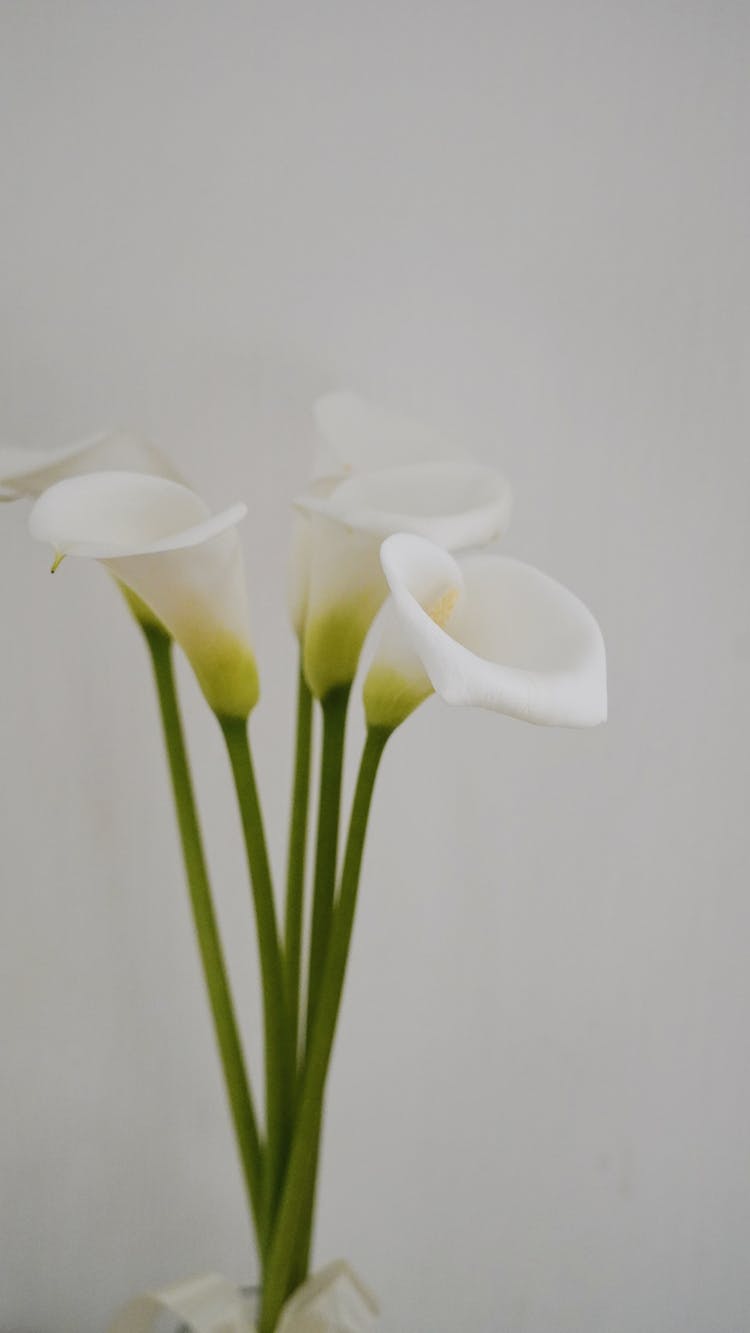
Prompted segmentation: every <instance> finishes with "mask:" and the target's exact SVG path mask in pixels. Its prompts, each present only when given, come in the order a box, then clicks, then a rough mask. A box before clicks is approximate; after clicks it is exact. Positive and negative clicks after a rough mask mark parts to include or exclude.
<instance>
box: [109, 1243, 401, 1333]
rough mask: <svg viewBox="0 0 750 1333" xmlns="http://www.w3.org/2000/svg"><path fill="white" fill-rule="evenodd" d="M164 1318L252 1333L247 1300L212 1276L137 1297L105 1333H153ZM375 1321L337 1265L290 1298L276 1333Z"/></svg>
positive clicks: (349, 1275) (361, 1331)
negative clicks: (168, 1315)
mask: <svg viewBox="0 0 750 1333" xmlns="http://www.w3.org/2000/svg"><path fill="white" fill-rule="evenodd" d="M164 1313H169V1314H171V1315H174V1317H175V1319H176V1320H179V1321H180V1322H181V1323H182V1324H184V1325H185V1326H186V1328H187V1329H189V1330H190V1333H256V1331H255V1324H254V1322H253V1308H252V1303H251V1300H250V1298H249V1297H248V1296H245V1295H243V1293H242V1292H241V1291H239V1290H238V1288H237V1287H235V1286H233V1285H232V1283H231V1282H227V1279H226V1278H224V1277H220V1276H219V1275H218V1274H217V1273H206V1274H204V1275H203V1276H202V1277H192V1278H187V1279H186V1281H184V1282H175V1283H173V1284H172V1286H170V1287H162V1288H161V1290H160V1291H153V1292H146V1293H145V1295H143V1296H137V1297H136V1299H135V1300H134V1301H131V1302H130V1303H129V1305H126V1306H125V1309H124V1310H122V1311H121V1312H120V1314H119V1315H118V1316H117V1318H116V1319H115V1320H114V1322H113V1323H112V1324H110V1326H109V1331H108V1333H153V1330H154V1329H155V1328H156V1325H157V1323H158V1322H159V1320H160V1318H161V1316H162V1315H163V1314H164ZM377 1315H378V1306H377V1303H376V1301H375V1298H374V1296H372V1294H371V1293H370V1292H369V1291H368V1290H367V1287H366V1286H365V1285H364V1283H363V1282H360V1280H359V1278H358V1277H357V1275H356V1273H354V1272H353V1271H352V1269H351V1268H350V1267H349V1265H348V1264H347V1263H345V1262H344V1260H343V1259H339V1260H337V1261H336V1263H332V1264H328V1265H327V1267H326V1268H321V1270H320V1272H319V1273H314V1274H313V1276H312V1277H310V1278H308V1279H307V1281H306V1282H303V1283H302V1286H301V1287H298V1288H297V1290H296V1291H295V1292H294V1293H293V1295H292V1296H290V1298H289V1300H288V1301H287V1303H286V1305H285V1306H284V1309H283V1310H282V1312H281V1319H280V1320H279V1324H278V1327H277V1330H276V1333H368V1330H369V1329H371V1328H372V1327H373V1325H374V1324H375V1321H376V1319H377Z"/></svg>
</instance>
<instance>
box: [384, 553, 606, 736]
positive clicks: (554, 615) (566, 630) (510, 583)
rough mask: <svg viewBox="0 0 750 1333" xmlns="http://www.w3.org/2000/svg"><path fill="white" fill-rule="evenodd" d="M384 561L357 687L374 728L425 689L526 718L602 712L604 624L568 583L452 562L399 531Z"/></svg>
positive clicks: (575, 719) (589, 722) (490, 559)
mask: <svg viewBox="0 0 750 1333" xmlns="http://www.w3.org/2000/svg"><path fill="white" fill-rule="evenodd" d="M381 561H382V565H383V570H384V573H385V577H386V579H387V581H388V586H389V588H390V592H391V601H390V602H389V604H388V607H387V609H386V614H385V616H384V622H385V623H384V625H383V631H382V636H381V639H380V643H379V645H378V649H377V651H376V654H375V658H374V660H373V663H372V666H371V669H370V671H369V674H368V676H367V679H366V681H365V687H364V701H365V712H366V715H367V720H368V723H369V724H370V725H371V726H384V727H388V728H391V727H394V726H398V725H399V723H400V722H402V721H403V720H404V718H405V717H407V716H408V715H409V713H410V712H412V711H413V709H414V708H416V707H417V705H418V704H420V703H421V702H422V700H423V699H425V698H426V697H427V696H428V695H429V694H431V693H432V692H433V690H434V691H436V692H437V693H438V694H439V695H440V696H441V698H443V699H444V700H445V701H446V703H450V704H464V705H467V704H468V705H475V706H477V707H480V708H490V709H493V710H494V711H495V712H499V713H507V714H508V715H509V716H510V717H515V718H519V719H521V720H522V721H525V722H536V723H542V724H546V725H548V726H554V725H557V726H568V727H589V726H596V725H597V724H598V723H600V722H603V721H605V719H606V716H607V679H606V659H605V651H604V642H603V639H602V634H601V630H600V629H599V626H598V624H597V623H596V621H595V619H594V617H593V616H592V614H591V612H590V611H589V610H588V609H587V608H586V607H585V606H584V605H583V603H582V602H580V601H579V600H578V598H577V597H575V596H574V595H573V593H571V592H569V591H568V589H567V588H564V587H562V585H561V584H559V583H556V582H555V580H554V579H551V578H549V577H548V576H547V575H546V574H542V573H540V571H539V570H537V569H533V568H532V567H531V566H530V565H526V564H523V563H522V562H521V561H519V560H513V559H510V558H509V557H507V556H501V555H497V554H494V553H481V554H471V555H466V556H462V557H461V558H460V559H459V560H455V559H454V558H453V557H452V556H451V555H450V554H449V553H448V552H447V551H445V550H441V549H440V548H438V547H437V546H435V545H433V544H432V543H431V542H428V541H425V540H424V539H423V538H422V537H418V536H413V535H410V534H406V533H400V534H397V535H395V536H392V537H389V538H388V540H387V541H385V542H384V543H383V546H382V549H381Z"/></svg>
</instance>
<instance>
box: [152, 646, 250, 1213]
mask: <svg viewBox="0 0 750 1333" xmlns="http://www.w3.org/2000/svg"><path fill="white" fill-rule="evenodd" d="M143 630H144V634H145V637H146V642H147V643H148V646H149V650H150V652H151V661H152V663H153V668H154V676H155V678H156V689H157V693H158V696H159V705H160V709H161V719H162V725H163V729H164V741H165V745H166V749H167V756H168V759H169V771H170V775H171V778H172V790H173V792H174V803H175V808H176V812H177V823H178V826H179V830H180V839H181V842H182V854H183V858H184V862H185V873H186V877H187V882H188V888H189V891H190V902H191V905H192V909H193V920H194V923H195V932H196V935H197V938H198V947H199V949H200V955H201V960H202V963H203V972H204V975H205V978H206V987H207V990H208V997H209V1001H210V1004H211V1013H212V1015H213V1021H214V1027H215V1030H216V1039H217V1043H218V1047H219V1054H220V1056H221V1062H222V1067H223V1070H224V1079H225V1082H226V1089H227V1095H228V1098H229V1106H230V1110H231V1114H232V1120H233V1123H234V1131H235V1134H236V1136H237V1146H238V1148H239V1153H240V1159H241V1162H242V1169H243V1174H244V1177H245V1186H246V1189H247V1194H248V1198H249V1201H250V1208H251V1212H252V1216H253V1219H254V1222H255V1229H256V1233H258V1234H259V1227H260V1221H261V1202H262V1188H263V1164H262V1152H261V1146H260V1139H259V1135H258V1128H257V1122H256V1119H255V1112H254V1110H253V1103H252V1096H251V1093H250V1086H249V1083H248V1079H247V1074H246V1071H245V1060H244V1056H243V1053H242V1046H241V1043H240V1038H239V1033H238V1030H237V1023H236V1020H235V1016H234V1008H233V1004H232V997H231V993H230V990H229V982H228V979H227V971H226V966H225V963H224V955H223V951H222V947H221V940H220V937H219V930H218V926H217V922H216V914H215V911H214V906H213V902H212V898H211V886H210V884H209V879H208V872H207V869H206V859H205V856H204V852H203V843H202V838H201V831H200V825H199V822H198V813H197V810H196V806H195V797H194V795H193V785H192V780H191V776H190V765H189V761H188V757H187V750H186V748H185V738H184V734H183V730H182V721H181V718H180V710H179V704H178V701H177V691H176V689H175V680H174V670H173V665H172V641H171V639H170V638H169V637H168V636H167V635H166V634H165V633H164V632H163V631H161V630H159V629H157V628H156V627H146V626H144V627H143Z"/></svg>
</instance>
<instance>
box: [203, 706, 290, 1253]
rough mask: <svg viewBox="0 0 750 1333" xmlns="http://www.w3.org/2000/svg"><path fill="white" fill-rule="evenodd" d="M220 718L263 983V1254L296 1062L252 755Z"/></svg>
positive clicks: (230, 722)
mask: <svg viewBox="0 0 750 1333" xmlns="http://www.w3.org/2000/svg"><path fill="white" fill-rule="evenodd" d="M219 721H220V723H221V727H222V731H223V732H224V737H225V740H226V744H227V751H228V753H229V761H230V763H231V766H232V773H233V775H234V782H235V787H236V789H237V800H238V803H239V808H240V817H241V820H242V831H243V833H244V836H245V847H246V850H247V860H248V866H249V869H250V878H251V881H252V888H253V902H254V905H255V921H256V927H257V932H258V952H259V954H260V970H261V980H262V985H263V1018H264V1035H265V1057H266V1139H267V1144H266V1154H265V1156H266V1164H265V1165H266V1171H265V1182H264V1192H263V1214H262V1226H261V1253H262V1254H265V1249H266V1243H267V1240H268V1238H269V1237H270V1233H271V1226H272V1223H273V1218H274V1215H275V1211H276V1204H277V1201H278V1196H279V1190H280V1188H281V1180H282V1173H283V1169H284V1163H285V1160H286V1153H287V1150H288V1145H289V1139H290V1135H291V1108H292V1099H293V1093H294V1064H293V1060H292V1054H293V1053H292V1050H291V1046H290V1044H289V1032H288V1023H287V1012H286V992H285V988H284V970H283V964H282V958H281V948H280V945H279V935H278V929H277V925H276V909H275V907H274V900H273V885H272V882H271V868H270V865H269V862H268V852H267V850H266V839H265V834H264V832H263V818H262V815H261V811H260V803H259V800H258V789H257V786H256V783H255V773H254V771H253V762H252V758H251V755H250V744H249V740H248V735H247V724H246V722H245V721H244V720H241V719H238V718H220V719H219Z"/></svg>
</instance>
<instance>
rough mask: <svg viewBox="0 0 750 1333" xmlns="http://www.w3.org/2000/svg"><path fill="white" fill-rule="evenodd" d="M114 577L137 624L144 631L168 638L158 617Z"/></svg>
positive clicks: (130, 589)
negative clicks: (160, 633) (149, 630)
mask: <svg viewBox="0 0 750 1333" xmlns="http://www.w3.org/2000/svg"><path fill="white" fill-rule="evenodd" d="M114 577H115V582H116V584H117V586H118V588H119V589H120V592H121V593H122V595H123V597H124V598H125V601H126V602H127V604H128V606H129V607H130V610H131V611H132V613H133V615H134V616H135V618H136V620H137V621H138V624H139V625H142V626H143V628H144V629H158V630H161V632H162V634H165V635H166V636H167V638H169V637H170V634H169V630H167V629H165V627H164V626H163V625H162V623H161V621H160V619H159V617H158V616H155V615H154V613H153V611H152V610H151V607H150V606H147V605H146V603H145V602H144V601H143V599H142V598H141V597H139V596H138V594H137V593H135V592H133V590H132V588H129V587H128V585H127V583H123V582H122V580H121V579H118V578H117V577H116V576H114Z"/></svg>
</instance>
